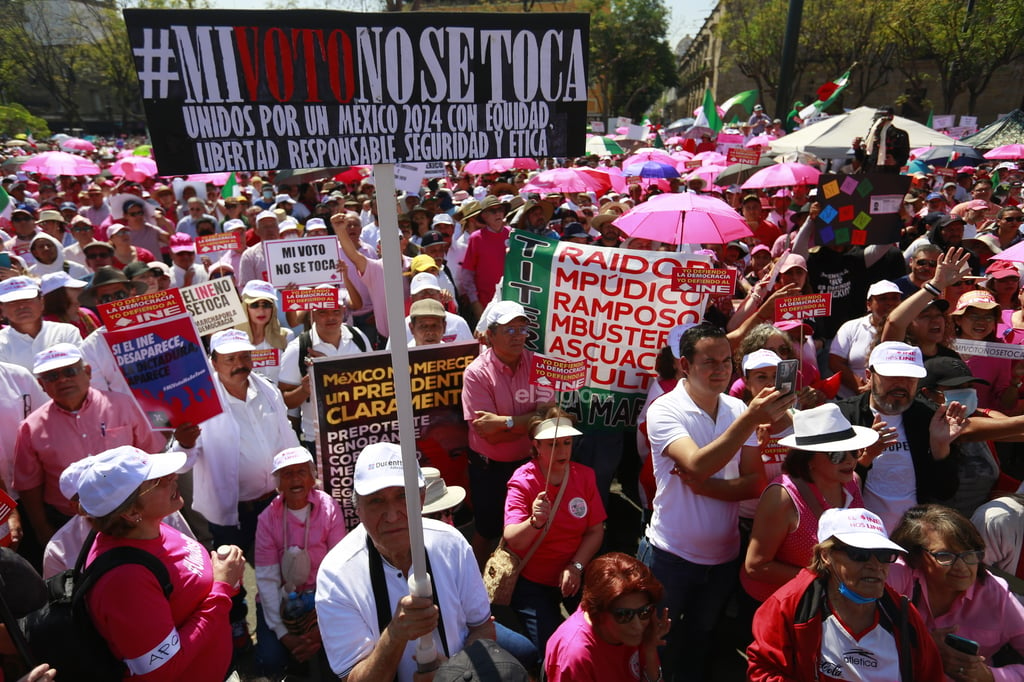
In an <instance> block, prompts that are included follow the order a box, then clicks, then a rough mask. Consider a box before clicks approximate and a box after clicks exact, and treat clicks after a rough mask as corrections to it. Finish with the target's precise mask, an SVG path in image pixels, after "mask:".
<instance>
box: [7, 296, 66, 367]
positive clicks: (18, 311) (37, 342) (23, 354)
mask: <svg viewBox="0 0 1024 682" xmlns="http://www.w3.org/2000/svg"><path fill="white" fill-rule="evenodd" d="M0 313H3V316H4V318H5V319H6V320H7V324H8V326H7V327H4V328H3V329H0V362H9V363H11V364H13V365H19V366H21V367H24V368H25V369H27V370H31V369H32V365H33V361H34V359H35V357H36V354H37V353H41V352H42V351H44V350H46V349H47V348H49V347H50V346H53V345H54V344H58V343H70V344H73V345H75V346H79V345H81V343H82V335H81V334H80V333H79V331H78V328H77V327H75V326H74V325H70V324H65V323H64V322H50V321H48V320H44V319H43V294H42V290H41V289H40V288H39V282H38V281H37V280H34V279H32V278H31V277H11V278H10V279H5V280H4V281H3V282H0Z"/></svg>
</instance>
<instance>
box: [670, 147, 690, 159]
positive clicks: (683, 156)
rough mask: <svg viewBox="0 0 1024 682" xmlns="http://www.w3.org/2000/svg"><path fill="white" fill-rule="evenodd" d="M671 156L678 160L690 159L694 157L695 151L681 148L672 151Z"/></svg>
mask: <svg viewBox="0 0 1024 682" xmlns="http://www.w3.org/2000/svg"><path fill="white" fill-rule="evenodd" d="M671 156H672V158H673V159H675V160H676V161H689V160H690V159H692V158H693V152H688V151H685V150H680V151H678V152H672V154H671Z"/></svg>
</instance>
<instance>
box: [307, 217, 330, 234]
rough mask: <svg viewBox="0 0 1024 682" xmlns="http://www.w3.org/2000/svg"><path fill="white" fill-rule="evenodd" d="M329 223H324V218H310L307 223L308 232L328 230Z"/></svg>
mask: <svg viewBox="0 0 1024 682" xmlns="http://www.w3.org/2000/svg"><path fill="white" fill-rule="evenodd" d="M326 229H327V223H325V222H324V219H323V218H310V219H309V220H307V221H306V232H309V231H310V230H326Z"/></svg>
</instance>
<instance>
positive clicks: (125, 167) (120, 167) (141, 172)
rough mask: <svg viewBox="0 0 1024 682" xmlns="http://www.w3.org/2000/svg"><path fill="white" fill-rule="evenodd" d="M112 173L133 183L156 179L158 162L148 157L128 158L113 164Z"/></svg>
mask: <svg viewBox="0 0 1024 682" xmlns="http://www.w3.org/2000/svg"><path fill="white" fill-rule="evenodd" d="M110 173H111V174H112V175H120V176H122V177H123V178H124V179H125V180H130V181H131V182H143V181H144V180H146V179H147V178H153V177H156V161H154V160H153V159H150V158H149V157H146V156H126V157H125V158H123V159H118V160H117V161H115V162H114V163H113V164H111V166H110Z"/></svg>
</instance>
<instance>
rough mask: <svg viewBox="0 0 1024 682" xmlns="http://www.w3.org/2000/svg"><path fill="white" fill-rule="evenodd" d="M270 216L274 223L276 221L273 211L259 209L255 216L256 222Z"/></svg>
mask: <svg viewBox="0 0 1024 682" xmlns="http://www.w3.org/2000/svg"><path fill="white" fill-rule="evenodd" d="M270 218H273V219H274V222H275V223H276V222H277V215H276V214H275V213H274V212H273V211H261V212H260V214H259V215H258V216H256V222H257V223H258V222H259V221H261V220H269V219H270Z"/></svg>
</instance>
